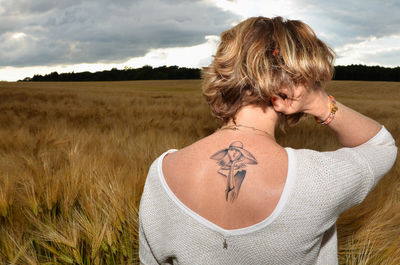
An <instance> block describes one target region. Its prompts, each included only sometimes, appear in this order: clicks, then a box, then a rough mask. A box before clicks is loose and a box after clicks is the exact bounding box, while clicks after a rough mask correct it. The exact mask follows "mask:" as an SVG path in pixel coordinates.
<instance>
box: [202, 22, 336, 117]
mask: <svg viewBox="0 0 400 265" xmlns="http://www.w3.org/2000/svg"><path fill="white" fill-rule="evenodd" d="M333 60H334V52H333V51H332V49H331V48H329V47H328V46H327V45H326V44H325V43H324V42H322V41H321V40H320V39H318V38H317V36H316V35H315V33H314V31H313V30H312V29H311V28H310V27H309V26H308V25H306V24H305V23H303V22H301V21H299V20H284V19H283V18H282V17H274V18H266V17H253V18H249V19H246V20H245V21H243V22H241V23H240V24H238V25H236V26H235V27H233V28H231V29H229V30H227V31H225V32H223V33H222V34H221V42H220V44H219V46H218V49H217V53H216V55H215V56H214V60H213V62H212V63H211V65H210V66H208V67H204V68H203V72H202V77H203V86H202V89H203V95H204V97H205V98H206V100H207V102H208V103H209V105H210V107H211V111H212V113H213V115H214V116H215V117H217V118H218V119H220V120H222V121H223V122H225V123H226V122H228V121H229V120H230V119H231V118H232V119H233V121H235V120H234V117H235V115H236V113H237V111H238V110H239V109H240V108H241V107H243V106H246V105H258V106H261V107H263V108H265V107H267V106H270V105H271V103H270V99H271V97H272V96H273V95H277V94H280V90H281V88H282V87H286V88H293V87H294V86H296V85H299V84H302V85H305V86H306V87H308V88H311V89H312V88H315V87H321V86H323V84H324V83H326V82H327V81H329V80H331V78H332V75H333ZM301 116H302V114H301V113H300V114H295V115H289V116H285V118H286V121H287V123H289V124H293V123H296V122H297V121H298V120H299V119H300V117H301Z"/></svg>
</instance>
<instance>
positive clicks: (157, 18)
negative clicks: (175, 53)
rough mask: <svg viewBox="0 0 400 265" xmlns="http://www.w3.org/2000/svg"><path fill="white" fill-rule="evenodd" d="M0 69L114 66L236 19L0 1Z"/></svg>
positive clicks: (140, 4)
mask: <svg viewBox="0 0 400 265" xmlns="http://www.w3.org/2000/svg"><path fill="white" fill-rule="evenodd" d="M0 6H1V8H0V66H33V65H52V64H73V63H92V62H119V61H124V60H126V59H128V58H131V57H135V56H142V55H144V54H145V53H146V52H147V51H148V50H149V49H151V48H166V47H180V46H191V45H196V44H199V43H203V42H204V36H205V35H213V34H219V33H220V32H221V31H223V30H225V29H227V28H229V27H230V25H231V23H232V22H233V21H234V20H237V19H238V17H237V16H236V15H234V14H232V13H229V12H226V11H222V10H220V9H218V8H217V7H214V6H212V5H210V4H207V3H205V2H202V1H184V0H180V1H172V0H147V1H138V0H130V1H128V0H119V1H106V0H96V1H83V0H72V1H71V0H68V1H67V0H64V1H50V0H35V1H33V0H30V1H28V0H14V1H11V0H7V1H6V0H0Z"/></svg>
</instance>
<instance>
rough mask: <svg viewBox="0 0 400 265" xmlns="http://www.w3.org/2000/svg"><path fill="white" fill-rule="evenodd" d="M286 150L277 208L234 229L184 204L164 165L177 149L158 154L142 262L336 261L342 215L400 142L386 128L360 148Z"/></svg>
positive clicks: (142, 217) (149, 183)
mask: <svg viewBox="0 0 400 265" xmlns="http://www.w3.org/2000/svg"><path fill="white" fill-rule="evenodd" d="M285 149H286V151H287V153H288V159H289V160H288V161H289V166H288V167H289V169H288V176H287V180H286V184H285V187H284V190H283V192H282V195H281V199H280V201H279V203H278V205H277V206H276V209H275V210H274V211H273V213H272V214H271V215H270V216H269V217H268V218H267V219H265V220H264V221H262V222H260V223H258V224H256V225H253V226H250V227H247V228H242V229H235V230H224V229H222V228H220V227H218V226H217V225H214V224H212V223H211V222H209V221H207V220H205V219H204V218H202V217H201V216H199V215H197V214H196V213H195V212H192V211H191V210H190V209H189V208H187V207H185V205H184V204H183V203H181V202H180V201H179V200H178V199H177V198H176V197H175V196H174V194H173V193H172V192H171V190H169V188H168V186H166V182H165V180H164V177H163V175H162V170H161V165H162V159H163V157H164V156H165V155H166V154H167V153H169V152H173V151H175V150H169V151H167V152H165V153H164V154H162V155H161V156H160V157H158V158H157V159H156V160H155V161H154V162H153V164H152V165H151V167H150V170H149V172H148V176H147V179H146V183H145V187H144V191H143V195H142V198H141V202H140V210H139V257H140V261H141V264H144V265H153V264H243V265H244V264H325V265H326V264H337V262H338V259H337V234H336V227H335V224H336V220H337V218H338V216H339V215H340V214H341V213H342V212H343V211H345V210H346V209H348V208H350V207H352V206H354V205H357V204H359V203H361V202H362V201H363V200H364V198H365V197H366V196H367V194H368V193H369V192H370V191H371V190H372V189H373V187H374V186H375V185H376V184H377V182H378V181H379V179H380V178H381V177H382V176H383V175H384V174H386V173H387V172H388V170H390V168H391V167H392V166H393V164H394V161H395V159H396V154H397V148H396V146H395V142H394V140H393V138H392V136H391V135H390V133H389V132H388V131H387V130H386V129H385V128H384V127H382V129H381V130H380V131H379V133H378V134H377V135H376V136H375V137H373V138H372V139H370V140H369V141H368V142H366V143H364V144H362V145H360V146H357V147H354V148H341V149H339V150H336V151H332V152H317V151H312V150H307V149H291V148H285ZM225 243H226V244H225ZM224 246H226V247H224Z"/></svg>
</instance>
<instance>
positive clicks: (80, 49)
mask: <svg viewBox="0 0 400 265" xmlns="http://www.w3.org/2000/svg"><path fill="white" fill-rule="evenodd" d="M399 14H400V1H399V0H385V1H384V0H363V1H362V0H354V1H348V0H336V1H332V0H318V1H317V0H283V1H277V0H274V1H270V0H113V1H106V0H0V80H9V81H12V80H18V79H22V78H24V77H27V76H29V77H31V76H33V75H34V74H47V73H50V72H53V71H58V72H59V73H62V72H72V71H75V72H81V71H99V70H104V69H111V68H113V67H116V68H119V69H122V68H124V67H125V66H128V67H134V68H136V67H141V66H143V65H152V66H161V65H178V66H186V67H202V66H205V65H207V64H209V63H210V61H211V58H212V57H211V55H212V54H213V53H214V52H215V49H216V45H217V44H218V41H219V37H218V36H219V34H220V33H221V32H222V31H223V30H226V29H228V28H230V27H231V26H232V25H235V24H237V23H238V22H239V21H241V20H243V19H245V18H247V17H251V16H259V15H262V16H267V17H271V16H277V15H279V16H283V17H285V18H288V19H300V20H302V21H304V22H305V23H307V24H309V25H310V26H311V27H312V28H313V29H314V30H315V32H316V33H317V35H318V36H319V37H320V38H321V39H323V40H324V41H325V42H326V43H328V45H330V46H331V47H333V48H334V50H335V51H336V53H337V58H336V65H348V64H366V65H382V66H390V67H393V66H400V16H399Z"/></svg>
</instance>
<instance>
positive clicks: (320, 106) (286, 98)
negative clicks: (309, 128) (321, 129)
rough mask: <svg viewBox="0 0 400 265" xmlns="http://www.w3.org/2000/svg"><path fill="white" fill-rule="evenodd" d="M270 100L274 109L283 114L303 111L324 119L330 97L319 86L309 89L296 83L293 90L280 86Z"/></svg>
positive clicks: (328, 110)
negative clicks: (276, 93) (279, 89)
mask: <svg viewBox="0 0 400 265" xmlns="http://www.w3.org/2000/svg"><path fill="white" fill-rule="evenodd" d="M271 101H272V105H273V107H274V109H275V111H277V112H281V113H283V114H294V113H298V112H304V113H308V114H311V115H313V116H315V117H317V118H319V119H321V120H325V119H326V118H327V117H328V116H329V113H330V107H329V106H330V99H329V97H328V95H327V94H326V92H325V91H324V90H323V89H321V88H315V89H311V88H306V87H305V86H304V85H298V86H296V87H294V88H293V90H290V89H288V88H282V89H281V92H280V93H279V95H277V96H274V97H272V99H271Z"/></svg>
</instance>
